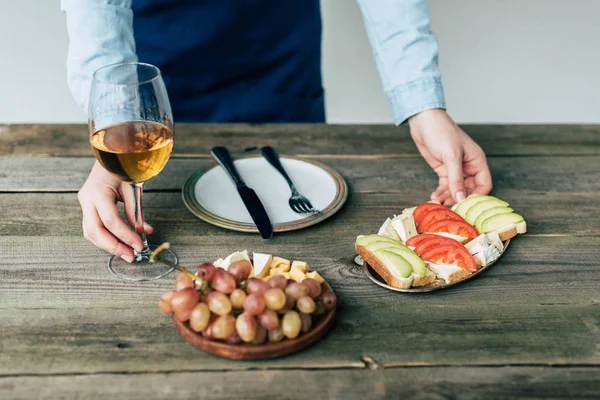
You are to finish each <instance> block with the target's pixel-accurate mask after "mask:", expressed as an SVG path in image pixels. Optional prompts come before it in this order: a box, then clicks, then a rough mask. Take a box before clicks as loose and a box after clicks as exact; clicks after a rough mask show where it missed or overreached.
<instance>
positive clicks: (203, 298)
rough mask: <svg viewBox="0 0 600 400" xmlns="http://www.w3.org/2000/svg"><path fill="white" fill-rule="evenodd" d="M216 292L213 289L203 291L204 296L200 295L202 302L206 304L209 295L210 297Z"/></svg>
mask: <svg viewBox="0 0 600 400" xmlns="http://www.w3.org/2000/svg"><path fill="white" fill-rule="evenodd" d="M214 291H215V290H214V289H211V288H209V287H207V288H206V289H204V290H203V291H202V294H201V295H200V301H203V302H205V303H206V301H207V300H208V296H209V295H210V294H211V293H212V292H214Z"/></svg>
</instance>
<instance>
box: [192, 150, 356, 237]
mask: <svg viewBox="0 0 600 400" xmlns="http://www.w3.org/2000/svg"><path fill="white" fill-rule="evenodd" d="M252 158H262V157H260V156H248V157H241V158H237V159H236V161H239V160H247V159H252ZM281 159H290V160H297V161H302V162H305V163H308V164H312V165H314V166H316V167H319V168H321V169H323V170H324V171H325V172H327V173H328V174H329V175H330V176H331V177H332V178H333V180H334V182H335V185H336V194H335V197H334V199H333V201H332V202H331V203H329V205H327V207H325V208H324V209H323V210H321V212H319V213H318V214H315V215H309V216H306V217H304V218H301V219H298V220H295V221H290V222H285V223H275V224H273V232H275V233H278V232H289V231H294V230H298V229H303V228H307V227H309V226H312V225H315V224H318V223H320V222H323V221H324V220H326V219H327V218H330V217H331V216H333V215H334V214H335V213H337V212H338V211H339V210H340V209H341V208H342V206H343V205H344V204H345V203H346V200H347V199H348V184H347V183H346V180H345V179H344V177H343V176H342V175H341V174H340V173H339V172H337V171H336V170H334V169H333V168H331V167H329V166H327V165H324V164H322V163H320V162H318V161H314V160H309V159H304V158H300V157H294V156H283V157H281ZM215 167H218V164H216V165H215V166H214V167H211V168H208V169H206V170H198V171H196V172H194V173H193V174H192V175H191V176H190V177H189V178H188V179H187V180H186V181H185V183H184V184H183V188H182V190H181V196H182V198H183V202H184V204H185V206H186V207H187V209H188V210H189V211H190V212H191V213H192V214H193V215H194V216H196V217H197V218H199V219H201V220H203V221H204V222H207V223H209V224H211V225H215V226H218V227H220V228H224V229H229V230H232V231H237V232H246V233H259V231H258V228H256V225H254V224H252V223H247V222H238V221H234V220H231V219H228V218H224V217H221V216H219V215H216V214H214V213H212V212H210V211H208V210H207V209H206V208H204V207H203V206H202V205H201V204H200V203H199V202H198V200H197V199H196V196H195V194H194V189H195V187H196V183H197V182H198V180H200V178H201V177H202V176H203V175H204V174H206V173H207V172H208V171H210V170H212V169H213V168H215Z"/></svg>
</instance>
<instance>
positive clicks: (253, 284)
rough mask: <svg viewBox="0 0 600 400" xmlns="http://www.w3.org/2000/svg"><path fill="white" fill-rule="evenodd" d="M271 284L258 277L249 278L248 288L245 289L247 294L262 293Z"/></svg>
mask: <svg viewBox="0 0 600 400" xmlns="http://www.w3.org/2000/svg"><path fill="white" fill-rule="evenodd" d="M270 287H271V286H269V284H268V283H267V282H265V281H263V280H262V279H258V278H250V279H248V289H246V291H247V292H248V294H255V293H256V294H260V295H263V294H264V293H265V291H266V290H267V289H269V288H270Z"/></svg>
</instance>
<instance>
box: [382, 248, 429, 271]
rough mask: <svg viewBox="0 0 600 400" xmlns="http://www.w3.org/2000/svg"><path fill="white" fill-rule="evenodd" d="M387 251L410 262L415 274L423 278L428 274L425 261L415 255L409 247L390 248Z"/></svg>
mask: <svg viewBox="0 0 600 400" xmlns="http://www.w3.org/2000/svg"><path fill="white" fill-rule="evenodd" d="M386 250H387V251H390V252H392V253H396V254H398V255H399V256H400V257H402V258H404V259H405V260H406V261H408V262H409V263H410V265H411V267H412V270H413V272H414V273H415V274H417V275H419V276H420V277H421V278H422V277H424V276H425V274H426V273H427V268H425V261H423V260H421V259H420V258H419V256H418V255H417V253H415V252H414V251H412V250H411V249H409V248H408V247H390V248H388V249H386Z"/></svg>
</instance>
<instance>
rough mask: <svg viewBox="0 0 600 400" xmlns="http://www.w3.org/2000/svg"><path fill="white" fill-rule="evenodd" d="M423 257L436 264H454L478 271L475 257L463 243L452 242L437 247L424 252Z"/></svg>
mask: <svg viewBox="0 0 600 400" xmlns="http://www.w3.org/2000/svg"><path fill="white" fill-rule="evenodd" d="M457 243H458V242H457ZM421 258H422V259H423V260H425V261H429V262H431V263H434V264H453V265H456V266H458V267H461V268H464V269H466V270H468V271H471V272H475V271H477V263H476V262H475V259H474V258H473V256H472V255H471V253H469V250H467V248H466V247H464V246H462V245H460V246H456V245H454V244H452V245H445V246H440V247H435V248H433V249H431V250H428V251H426V252H425V253H423V255H421Z"/></svg>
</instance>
